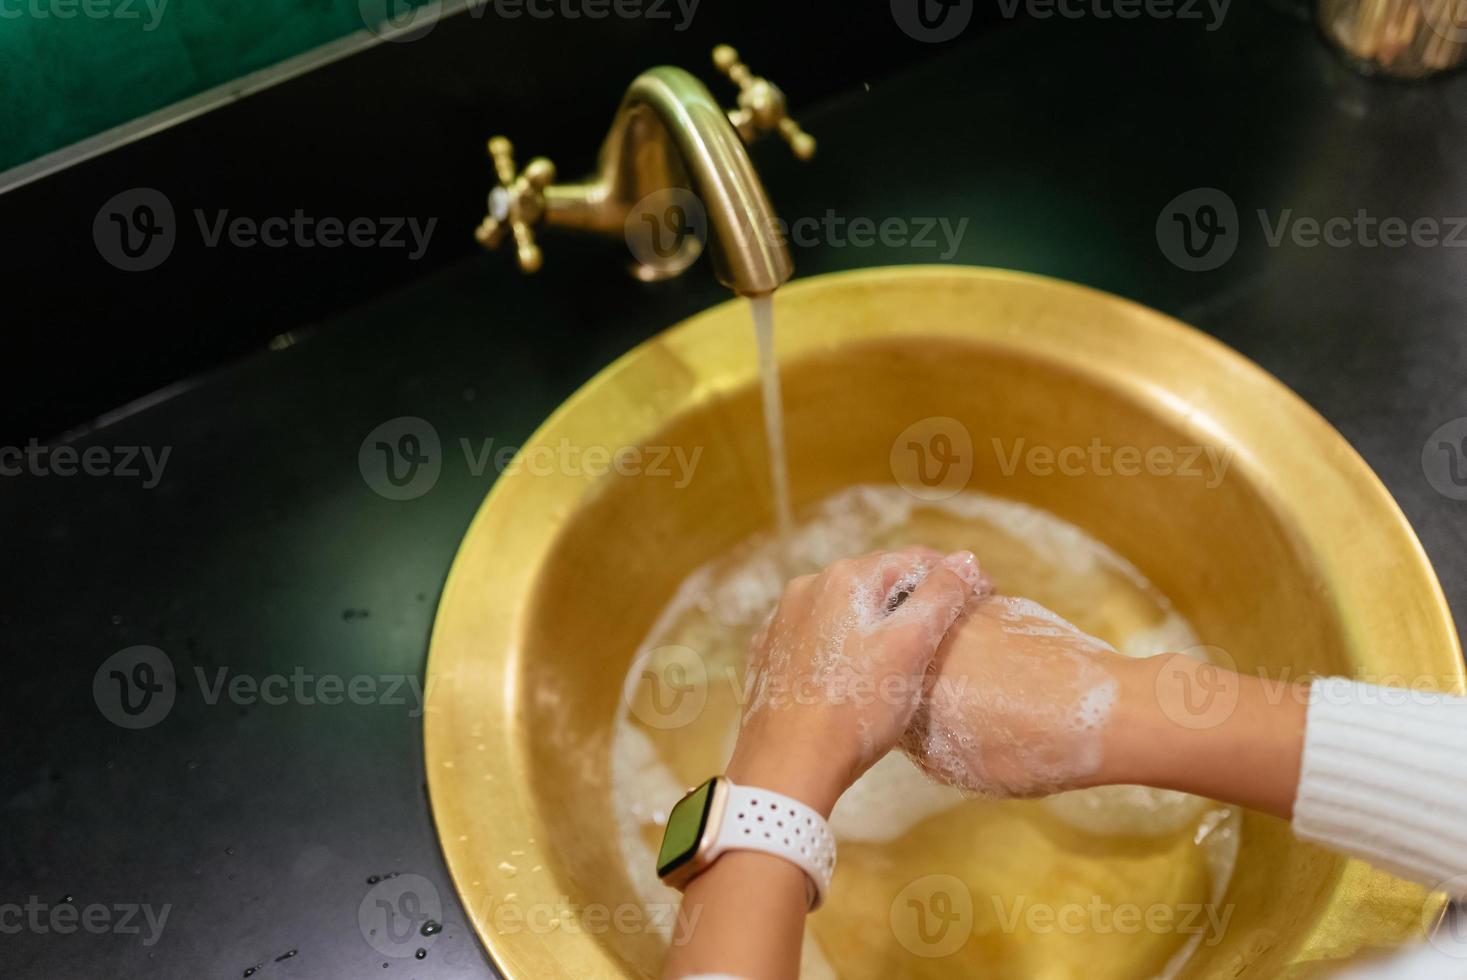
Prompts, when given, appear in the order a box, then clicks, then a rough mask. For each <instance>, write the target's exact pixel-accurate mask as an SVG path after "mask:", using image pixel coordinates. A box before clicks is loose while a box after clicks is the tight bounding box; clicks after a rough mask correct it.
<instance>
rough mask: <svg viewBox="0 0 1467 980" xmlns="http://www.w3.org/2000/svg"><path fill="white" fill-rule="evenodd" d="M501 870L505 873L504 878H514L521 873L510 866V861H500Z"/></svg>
mask: <svg viewBox="0 0 1467 980" xmlns="http://www.w3.org/2000/svg"><path fill="white" fill-rule="evenodd" d="M499 870H500V871H502V872H503V873H504V876H505V877H506V878H513V877H514V876H515V875H517V874H519V873H520V869H519V868H516V867H515V866H514V865H512V864H510V863H509V862H508V861H500V862H499Z"/></svg>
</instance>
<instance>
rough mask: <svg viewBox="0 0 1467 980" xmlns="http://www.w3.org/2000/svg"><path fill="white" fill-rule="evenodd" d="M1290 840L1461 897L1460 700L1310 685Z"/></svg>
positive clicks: (1464, 707)
mask: <svg viewBox="0 0 1467 980" xmlns="http://www.w3.org/2000/svg"><path fill="white" fill-rule="evenodd" d="M1294 832H1295V834H1297V835H1298V836H1299V837H1300V838H1301V839H1303V840H1307V841H1312V842H1313V843H1316V844H1321V845H1323V846H1325V847H1327V848H1330V849H1331V850H1334V851H1340V852H1344V853H1346V854H1349V855H1350V856H1352V857H1358V858H1362V859H1364V860H1366V861H1369V862H1370V863H1371V864H1374V865H1376V866H1377V867H1380V868H1383V869H1384V870H1386V871H1389V872H1391V873H1393V874H1395V875H1398V876H1400V877H1402V878H1409V879H1411V880H1413V881H1417V882H1420V883H1421V884H1424V885H1429V886H1431V887H1432V888H1433V889H1434V890H1444V891H1449V892H1451V893H1452V894H1454V895H1456V896H1458V897H1461V896H1463V895H1467V698H1463V697H1455V696H1452V695H1446V694H1438V693H1435V692H1428V691H1413V690H1409V689H1405V688H1389V687H1377V686H1375V685H1372V684H1364V683H1361V682H1359V681H1351V680H1347V679H1345V678H1342V677H1327V678H1323V679H1320V680H1316V681H1315V682H1314V683H1313V685H1311V687H1310V690H1309V716H1308V723H1307V725H1306V727H1305V733H1304V760H1303V766H1302V768H1301V770H1300V773H1299V792H1298V796H1297V798H1296V799H1295V801H1294ZM1454 878H1455V880H1451V879H1454Z"/></svg>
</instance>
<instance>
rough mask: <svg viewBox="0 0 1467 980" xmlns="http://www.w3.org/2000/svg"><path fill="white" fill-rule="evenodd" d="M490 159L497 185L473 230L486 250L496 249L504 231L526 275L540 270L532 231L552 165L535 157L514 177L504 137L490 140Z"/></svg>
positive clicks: (510, 147) (541, 211) (509, 148)
mask: <svg viewBox="0 0 1467 980" xmlns="http://www.w3.org/2000/svg"><path fill="white" fill-rule="evenodd" d="M489 157H490V159H492V160H493V161H494V173H495V175H496V176H497V177H498V178H499V184H498V185H497V186H496V187H495V188H494V190H492V191H490V192H489V213H488V214H487V215H485V216H484V220H483V222H481V223H480V225H479V227H478V228H477V229H475V231H474V237H475V238H477V239H478V241H479V244H480V245H483V246H484V247H485V248H498V247H499V243H500V242H501V241H502V240H503V239H504V235H505V232H506V230H508V231H509V232H511V233H512V234H513V236H514V242H515V258H516V259H517V260H518V261H519V264H520V268H521V269H522V270H524V271H525V272H534V271H536V270H537V269H539V268H540V262H541V255H540V246H538V245H536V244H535V233H534V232H533V231H532V230H531V228H532V227H533V226H534V224H535V222H537V221H539V220H540V216H541V215H542V214H544V213H545V188H546V187H548V186H550V182H551V181H553V180H554V179H555V164H553V163H551V162H550V161H549V160H547V159H545V158H544V157H536V158H535V159H533V160H531V161H530V163H529V166H527V167H525V170H524V173H521V174H516V173H515V166H514V146H513V145H512V144H511V143H510V142H509V140H507V139H505V138H504V137H503V136H496V137H494V138H493V139H491V140H490V141H489Z"/></svg>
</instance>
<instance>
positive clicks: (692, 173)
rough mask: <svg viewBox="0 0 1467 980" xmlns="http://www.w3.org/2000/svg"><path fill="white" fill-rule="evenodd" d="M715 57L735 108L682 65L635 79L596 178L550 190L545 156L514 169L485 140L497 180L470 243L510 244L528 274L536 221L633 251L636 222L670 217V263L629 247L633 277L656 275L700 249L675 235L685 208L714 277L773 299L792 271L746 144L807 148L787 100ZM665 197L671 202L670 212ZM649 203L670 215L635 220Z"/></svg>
mask: <svg viewBox="0 0 1467 980" xmlns="http://www.w3.org/2000/svg"><path fill="white" fill-rule="evenodd" d="M713 60H714V64H715V65H716V66H717V67H718V68H719V69H720V70H721V71H723V72H724V73H725V74H727V75H728V77H729V78H730V79H732V80H733V82H734V83H735V84H737V85H738V86H739V97H738V107H737V108H735V109H731V110H728V111H727V112H725V111H724V109H723V108H721V107H720V106H719V104H718V102H717V101H716V100H715V99H714V98H713V95H712V94H711V93H710V92H709V91H708V89H707V87H705V86H704V85H703V83H702V82H700V81H698V79H696V78H694V77H693V76H692V75H690V74H689V73H687V72H685V71H683V70H682V69H680V68H669V67H662V68H653V69H651V70H650V71H647V72H644V73H642V74H641V75H639V76H638V77H637V78H636V79H635V80H634V81H633V82H632V84H631V86H630V87H628V89H627V92H626V95H625V96H624V97H623V99H622V103H621V108H620V109H618V110H617V113H616V118H615V119H614V120H613V121H612V124H611V131H610V133H608V134H607V137H606V142H605V143H604V144H602V147H601V156H600V163H599V167H598V172H597V173H596V174H595V175H594V176H593V177H591V178H590V179H589V180H586V181H583V182H580V183H574V184H557V183H555V165H554V164H552V163H551V162H550V161H549V160H547V159H545V158H544V157H536V158H535V159H533V160H531V161H530V162H529V164H528V165H526V166H525V168H524V170H523V171H516V168H515V162H514V148H513V147H512V146H511V144H510V142H509V140H507V139H505V138H504V137H503V136H496V137H494V138H493V139H491V140H489V156H490V157H491V159H492V160H493V161H494V170H495V174H496V176H497V178H498V184H497V186H495V188H494V189H493V190H492V191H490V193H489V213H488V214H487V215H486V216H485V218H484V220H483V222H482V223H481V224H480V225H479V227H478V229H477V230H476V231H475V233H474V237H475V238H477V239H478V241H479V243H480V244H481V245H483V246H484V247H486V248H490V249H493V248H497V247H498V246H499V244H500V243H501V242H503V241H504V240H505V239H506V238H510V237H512V238H513V239H514V242H515V257H516V259H517V260H518V262H519V265H520V268H521V269H522V270H524V271H525V272H534V271H535V270H537V269H539V268H540V265H541V264H542V261H543V256H542V254H541V251H540V247H539V246H538V245H537V244H536V243H535V233H534V228H535V226H536V225H538V224H541V223H544V224H546V225H552V226H560V227H565V228H576V229H580V230H582V231H592V232H599V233H601V234H604V235H616V236H622V235H625V236H627V239H628V243H629V244H633V236H634V235H637V234H640V233H641V232H639V230H638V229H640V228H641V227H642V225H643V223H645V224H646V225H649V226H655V225H657V224H658V223H659V222H661V221H664V220H667V221H669V222H670V221H671V220H672V218H671V216H672V215H674V214H675V215H676V222H677V225H678V228H677V233H678V238H679V242H678V244H679V246H680V248H679V251H678V253H677V254H678V256H679V257H678V259H677V260H676V261H670V262H661V261H655V260H649V258H650V257H649V256H647V255H645V254H640V253H641V250H640V249H638V248H637V247H636V246H635V245H633V254H634V255H639V259H638V261H636V262H635V263H634V264H633V267H632V272H633V274H634V275H636V276H637V277H638V278H641V279H646V280H652V279H662V278H666V277H668V276H671V275H676V274H677V273H678V272H681V271H682V269H683V268H685V267H686V266H687V265H688V264H689V263H690V262H691V261H692V259H693V258H696V257H697V254H698V252H699V251H701V249H702V244H703V242H702V233H701V231H700V233H699V234H696V235H693V236H688V235H685V234H683V232H684V231H686V230H690V229H691V227H692V226H687V225H685V219H687V214H686V213H685V211H686V210H697V211H698V212H699V214H698V217H699V218H701V219H703V220H704V222H705V223H706V226H707V227H706V235H707V238H708V241H709V242H710V243H711V246H712V247H711V251H712V256H713V264H714V271H715V273H716V275H717V276H718V280H719V281H720V282H722V283H723V284H724V285H726V286H728V287H729V288H730V289H732V290H734V291H735V292H737V293H740V294H743V295H746V296H762V295H764V294H766V293H770V292H773V291H774V289H775V287H776V286H778V285H779V284H780V283H782V282H784V281H785V280H786V279H788V278H789V277H790V273H791V272H792V271H793V268H794V267H793V264H792V263H791V261H790V253H789V248H788V246H787V245H786V244H785V240H784V237H783V235H782V234H781V233H780V231H779V225H778V221H777V218H776V216H775V213H774V208H773V207H772V206H771V205H770V203H769V198H768V196H767V195H766V194H765V193H764V185H763V184H762V183H760V181H759V175H758V174H757V173H756V172H755V170H754V164H753V162H752V161H751V160H750V159H749V153H748V151H747V150H746V149H744V142H745V141H750V142H751V141H753V140H754V139H755V138H756V137H757V136H759V135H760V134H761V133H763V132H767V131H776V132H778V133H779V134H780V135H781V136H783V137H784V139H785V140H786V142H788V143H789V145H790V148H791V150H792V151H793V152H794V154H795V156H797V157H799V158H800V159H802V160H808V159H809V158H810V157H811V156H813V155H814V152H815V140H814V139H812V138H811V137H810V135H809V134H808V133H806V132H805V131H804V130H802V129H801V128H800V126H799V124H797V123H796V122H795V121H794V120H793V119H790V118H789V115H788V112H787V109H786V105H785V98H784V94H783V93H782V92H781V91H780V90H779V89H778V88H777V87H776V86H775V85H774V83H772V82H770V81H769V80H768V79H764V78H759V77H757V76H755V75H754V74H753V73H752V72H751V71H750V70H749V67H748V66H747V65H745V64H743V63H742V62H741V61H739V57H738V52H736V51H735V50H734V49H733V48H730V47H728V46H727V45H719V46H718V47H717V48H715V49H714V52H713ZM668 194H671V195H673V197H672V198H671V200H672V201H673V202H674V203H673V205H672V206H670V207H669V206H668V205H667V201H668V198H667V197H666V195H668ZM659 195H660V196H659ZM650 200H657V201H659V203H661V204H662V205H663V207H660V208H658V209H657V210H659V211H662V210H664V209H665V210H666V211H667V214H666V215H663V214H651V213H648V214H641V213H638V212H639V209H642V210H645V209H647V208H649V207H650V206H651V205H649V204H648V203H647V202H649V201H650ZM679 202H680V203H679ZM683 205H686V207H684V206H683ZM694 224H697V222H696V221H695V222H694ZM653 231H654V232H655V231H656V229H655V228H654V229H653ZM659 254H661V253H659Z"/></svg>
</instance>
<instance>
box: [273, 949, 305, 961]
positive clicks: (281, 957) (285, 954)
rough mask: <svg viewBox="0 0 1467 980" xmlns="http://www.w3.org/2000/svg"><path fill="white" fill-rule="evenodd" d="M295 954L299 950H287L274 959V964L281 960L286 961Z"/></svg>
mask: <svg viewBox="0 0 1467 980" xmlns="http://www.w3.org/2000/svg"><path fill="white" fill-rule="evenodd" d="M297 952H299V950H294V949H287V950H286V951H285V952H283V953H281V954H280V955H279V956H277V957H275V962H276V963H279V962H280V961H281V960H288V959H290V958H291V957H292V956H294V955H295V954H296V953H297Z"/></svg>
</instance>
